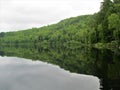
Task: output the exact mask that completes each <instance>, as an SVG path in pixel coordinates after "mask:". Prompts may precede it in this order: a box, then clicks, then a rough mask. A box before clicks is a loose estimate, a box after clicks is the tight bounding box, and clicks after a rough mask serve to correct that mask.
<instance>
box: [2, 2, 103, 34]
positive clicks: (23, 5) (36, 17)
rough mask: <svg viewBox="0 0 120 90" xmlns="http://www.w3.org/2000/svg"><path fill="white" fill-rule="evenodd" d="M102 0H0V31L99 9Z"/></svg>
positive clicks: (30, 26) (30, 25) (41, 24)
mask: <svg viewBox="0 0 120 90" xmlns="http://www.w3.org/2000/svg"><path fill="white" fill-rule="evenodd" d="M102 1H103V0H0V32H3V31H4V32H6V31H15V30H23V29H27V28H32V27H41V26H44V25H48V24H52V23H57V22H59V21H60V20H62V19H65V18H69V17H74V16H78V15H85V14H93V13H95V12H98V11H99V7H100V2H102Z"/></svg>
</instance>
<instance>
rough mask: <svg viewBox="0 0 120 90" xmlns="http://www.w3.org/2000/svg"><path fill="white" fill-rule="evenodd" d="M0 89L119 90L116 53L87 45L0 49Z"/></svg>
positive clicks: (119, 79) (117, 53)
mask: <svg viewBox="0 0 120 90" xmlns="http://www.w3.org/2000/svg"><path fill="white" fill-rule="evenodd" d="M0 55H1V56H0V90H120V85H119V83H120V70H119V69H120V59H119V58H120V54H119V52H114V51H110V50H98V49H90V48H83V47H81V48H77V49H75V48H74V49H73V48H33V47H31V48H30V47H28V48H27V47H1V48H0Z"/></svg>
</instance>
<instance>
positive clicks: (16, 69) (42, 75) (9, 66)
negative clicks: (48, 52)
mask: <svg viewBox="0 0 120 90" xmlns="http://www.w3.org/2000/svg"><path fill="white" fill-rule="evenodd" d="M0 90H99V79H98V78H97V77H93V76H88V75H80V74H75V73H70V72H68V71H65V70H63V69H60V68H59V67H58V66H54V65H51V64H47V63H43V62H40V61H30V60H26V59H23V58H16V57H0Z"/></svg>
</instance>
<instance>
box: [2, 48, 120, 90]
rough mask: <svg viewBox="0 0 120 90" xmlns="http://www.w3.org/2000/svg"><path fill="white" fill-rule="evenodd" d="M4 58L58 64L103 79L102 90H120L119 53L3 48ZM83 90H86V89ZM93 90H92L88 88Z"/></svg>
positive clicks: (89, 50)
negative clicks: (20, 58)
mask: <svg viewBox="0 0 120 90" xmlns="http://www.w3.org/2000/svg"><path fill="white" fill-rule="evenodd" d="M0 54H1V56H17V57H22V58H28V59H32V60H41V61H44V62H48V63H52V64H55V65H59V66H60V67H61V68H64V69H66V70H69V71H70V72H75V73H79V74H86V75H93V76H97V77H98V78H99V79H100V84H101V86H100V89H101V90H120V85H119V83H120V70H119V69H120V53H119V50H118V51H116V52H115V51H110V50H106V49H103V50H98V49H92V48H87V47H79V48H69V47H68V48H65V47H62V48H58V47H39V48H33V47H25V46H22V47H19V46H17V47H7V48H6V47H1V49H0ZM83 90H84V89H83ZM89 90H90V89H89Z"/></svg>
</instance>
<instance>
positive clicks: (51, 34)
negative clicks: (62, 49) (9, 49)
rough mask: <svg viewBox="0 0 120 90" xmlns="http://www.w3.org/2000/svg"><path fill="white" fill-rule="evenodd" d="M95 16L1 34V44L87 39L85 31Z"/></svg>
mask: <svg viewBox="0 0 120 90" xmlns="http://www.w3.org/2000/svg"><path fill="white" fill-rule="evenodd" d="M92 17H93V16H91V15H85V16H79V17H73V18H70V19H66V20H63V21H61V22H59V23H58V24H53V25H50V26H44V27H42V28H32V29H28V30H23V31H17V32H7V33H1V34H0V42H1V44H3V45H4V44H7V45H14V44H15V45H16V44H25V43H28V44H35V45H37V46H40V45H60V46H61V45H66V44H67V45H68V44H70V43H72V44H77V45H78V44H80V43H84V41H85V33H87V32H86V30H87V28H88V24H89V21H90V20H91V18H92Z"/></svg>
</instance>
